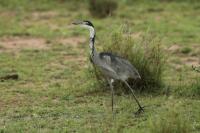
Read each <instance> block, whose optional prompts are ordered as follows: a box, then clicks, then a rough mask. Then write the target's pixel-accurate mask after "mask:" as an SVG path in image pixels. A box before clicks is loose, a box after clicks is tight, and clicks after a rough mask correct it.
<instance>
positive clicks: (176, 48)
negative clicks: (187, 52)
mask: <svg viewBox="0 0 200 133" xmlns="http://www.w3.org/2000/svg"><path fill="white" fill-rule="evenodd" d="M180 49H181V46H180V45H177V44H175V45H172V46H171V47H169V48H168V49H167V50H168V51H169V52H171V53H177V52H179V51H180Z"/></svg>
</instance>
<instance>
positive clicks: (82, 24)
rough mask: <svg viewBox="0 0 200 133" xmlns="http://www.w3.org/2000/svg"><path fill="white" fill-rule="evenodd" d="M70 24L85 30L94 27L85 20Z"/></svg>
mask: <svg viewBox="0 0 200 133" xmlns="http://www.w3.org/2000/svg"><path fill="white" fill-rule="evenodd" d="M72 24H74V25H80V26H82V27H85V28H90V27H91V28H94V25H93V24H92V23H91V22H90V21H87V20H85V21H75V22H73V23H72Z"/></svg>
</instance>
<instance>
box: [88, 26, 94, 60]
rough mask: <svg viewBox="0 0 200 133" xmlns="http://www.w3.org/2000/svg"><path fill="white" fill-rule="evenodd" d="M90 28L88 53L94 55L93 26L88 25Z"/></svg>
mask: <svg viewBox="0 0 200 133" xmlns="http://www.w3.org/2000/svg"><path fill="white" fill-rule="evenodd" d="M89 30H90V44H89V46H90V55H91V56H94V54H95V53H96V49H95V47H94V43H95V30H94V28H93V27H89Z"/></svg>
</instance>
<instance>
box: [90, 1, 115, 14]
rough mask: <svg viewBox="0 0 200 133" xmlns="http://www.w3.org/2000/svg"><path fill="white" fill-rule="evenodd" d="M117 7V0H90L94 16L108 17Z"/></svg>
mask: <svg viewBox="0 0 200 133" xmlns="http://www.w3.org/2000/svg"><path fill="white" fill-rule="evenodd" d="M116 8H117V2H116V1H115V0H89V10H90V12H91V14H92V15H93V16H94V17H106V16H108V15H111V14H112V13H113V11H114V10H116Z"/></svg>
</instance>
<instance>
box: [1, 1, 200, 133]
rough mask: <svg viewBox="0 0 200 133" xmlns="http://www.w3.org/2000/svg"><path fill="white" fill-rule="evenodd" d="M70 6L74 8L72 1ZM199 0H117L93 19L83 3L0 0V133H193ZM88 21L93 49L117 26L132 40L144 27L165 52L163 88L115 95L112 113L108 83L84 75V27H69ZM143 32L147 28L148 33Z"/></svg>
mask: <svg viewBox="0 0 200 133" xmlns="http://www.w3.org/2000/svg"><path fill="white" fill-rule="evenodd" d="M75 4H76V6H75ZM199 14H200V2H198V1H189V0H188V1H182V2H180V1H162V2H158V1H151V2H150V1H135V2H131V1H129V0H127V1H123V2H119V4H118V9H117V10H116V12H115V13H114V14H113V15H112V16H109V17H107V18H104V19H98V18H93V17H92V16H91V15H90V13H89V12H88V10H87V4H86V1H84V2H82V1H76V2H74V1H65V0H58V1H53V0H50V1H47V0H42V1H39V0H36V1H27V0H21V1H18V0H8V1H1V2H0V18H1V19H0V68H1V69H0V76H4V75H7V74H10V73H17V74H18V75H19V79H18V80H5V81H2V82H0V94H1V96H0V132H48V133H49V132H138V133H141V132H145V133H146V132H153V133H155V132H160V133H161V132H162V133H169V132H196V133H198V132H200V100H199V97H200V79H199V77H200V75H199V73H196V72H195V71H193V70H192V68H191V66H192V65H195V66H197V65H199V64H200V37H199V33H200V23H199V22H200V15H199ZM82 19H84V20H85V19H88V20H91V21H93V22H94V24H95V27H96V30H97V43H96V47H97V49H98V50H101V49H103V48H102V46H105V44H103V43H105V42H106V39H105V38H106V37H107V36H109V35H110V33H111V32H115V31H116V29H118V27H119V26H123V25H128V26H129V28H130V29H129V31H130V32H131V35H132V37H133V38H134V39H135V40H137V39H138V38H140V37H141V36H142V35H144V34H145V33H146V32H147V31H148V30H150V31H151V32H149V33H152V34H154V35H156V36H158V37H159V38H161V45H162V48H163V49H164V52H165V53H164V54H165V55H166V57H167V58H166V64H165V69H166V70H165V72H164V75H163V76H164V77H163V81H164V82H165V86H163V87H162V88H161V89H160V90H159V91H158V92H153V93H150V92H148V93H147V92H139V91H136V95H137V96H138V98H139V99H140V101H141V103H142V104H143V105H145V106H146V108H145V113H144V114H142V115H140V116H137V117H136V116H134V111H135V110H136V109H137V106H136V103H135V102H134V101H133V100H132V99H131V98H132V97H131V95H129V94H128V93H127V90H126V89H122V88H121V89H117V90H116V94H115V110H116V115H115V118H114V119H113V117H112V111H111V96H110V90H109V88H108V87H107V86H106V85H105V86H101V85H99V83H98V81H96V79H95V76H94V75H93V74H91V72H92V71H93V69H92V65H91V64H90V63H89V59H88V54H89V52H88V39H87V38H88V31H85V30H82V29H79V28H75V27H73V26H72V25H71V22H72V21H74V20H82ZM147 33H148V32H147Z"/></svg>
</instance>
